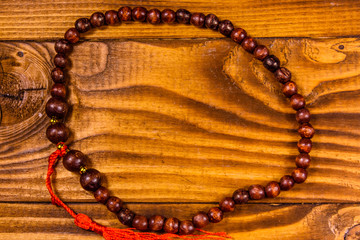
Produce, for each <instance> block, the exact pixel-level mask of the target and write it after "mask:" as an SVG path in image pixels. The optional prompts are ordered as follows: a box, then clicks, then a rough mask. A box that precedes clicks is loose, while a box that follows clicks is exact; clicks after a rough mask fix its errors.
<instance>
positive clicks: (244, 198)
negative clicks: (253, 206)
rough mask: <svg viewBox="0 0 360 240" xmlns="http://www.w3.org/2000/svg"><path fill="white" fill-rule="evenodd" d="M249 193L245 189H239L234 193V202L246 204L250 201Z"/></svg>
mask: <svg viewBox="0 0 360 240" xmlns="http://www.w3.org/2000/svg"><path fill="white" fill-rule="evenodd" d="M249 198H250V196H249V192H248V191H246V190H245V189H238V190H236V191H235V192H234V193H233V200H234V202H235V203H236V204H244V203H247V202H248V201H249Z"/></svg>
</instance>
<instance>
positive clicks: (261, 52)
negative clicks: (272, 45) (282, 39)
mask: <svg viewBox="0 0 360 240" xmlns="http://www.w3.org/2000/svg"><path fill="white" fill-rule="evenodd" d="M253 54H254V57H255V58H256V59H259V60H261V61H262V60H264V59H265V58H266V57H267V56H269V49H268V48H267V47H265V46H264V45H259V46H257V47H256V48H255V49H254V52H253Z"/></svg>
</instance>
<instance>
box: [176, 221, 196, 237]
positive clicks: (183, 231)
mask: <svg viewBox="0 0 360 240" xmlns="http://www.w3.org/2000/svg"><path fill="white" fill-rule="evenodd" d="M194 232H195V227H194V224H193V223H192V222H191V221H190V220H185V221H181V222H180V225H179V234H180V235H189V234H192V233H194Z"/></svg>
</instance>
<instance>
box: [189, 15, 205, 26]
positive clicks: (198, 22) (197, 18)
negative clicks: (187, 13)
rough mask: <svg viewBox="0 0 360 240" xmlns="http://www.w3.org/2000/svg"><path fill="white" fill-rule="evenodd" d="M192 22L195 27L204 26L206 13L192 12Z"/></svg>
mask: <svg viewBox="0 0 360 240" xmlns="http://www.w3.org/2000/svg"><path fill="white" fill-rule="evenodd" d="M190 23H191V24H192V25H194V26H195V27H203V26H204V24H205V15H204V14H203V13H193V14H191V18H190Z"/></svg>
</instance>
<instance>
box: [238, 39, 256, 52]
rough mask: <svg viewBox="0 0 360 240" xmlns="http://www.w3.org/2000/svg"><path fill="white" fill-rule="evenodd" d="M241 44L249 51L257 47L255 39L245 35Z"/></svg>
mask: <svg viewBox="0 0 360 240" xmlns="http://www.w3.org/2000/svg"><path fill="white" fill-rule="evenodd" d="M241 46H242V47H243V48H244V49H245V50H246V51H247V52H249V53H252V52H254V50H255V48H256V47H257V43H256V41H255V39H253V38H252V37H246V38H245V39H244V40H243V41H242V43H241Z"/></svg>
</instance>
